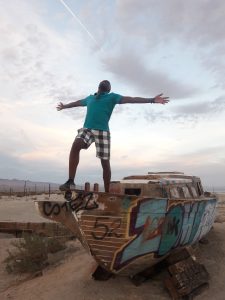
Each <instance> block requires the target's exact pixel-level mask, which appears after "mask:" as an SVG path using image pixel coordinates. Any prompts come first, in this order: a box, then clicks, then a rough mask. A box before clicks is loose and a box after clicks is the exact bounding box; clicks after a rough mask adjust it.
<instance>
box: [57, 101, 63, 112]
mask: <svg viewBox="0 0 225 300" xmlns="http://www.w3.org/2000/svg"><path fill="white" fill-rule="evenodd" d="M56 108H57V110H62V109H64V108H65V105H64V104H63V103H62V102H59V103H58V105H57V106H56Z"/></svg>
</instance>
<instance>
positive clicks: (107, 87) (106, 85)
mask: <svg viewBox="0 0 225 300" xmlns="http://www.w3.org/2000/svg"><path fill="white" fill-rule="evenodd" d="M110 91H111V84H110V82H109V81H108V80H103V81H101V82H100V83H99V86H98V92H99V93H109V92H110Z"/></svg>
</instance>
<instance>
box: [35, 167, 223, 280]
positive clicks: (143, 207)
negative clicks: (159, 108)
mask: <svg viewBox="0 0 225 300" xmlns="http://www.w3.org/2000/svg"><path fill="white" fill-rule="evenodd" d="M65 198H67V201H65V199H64V201H39V202H36V205H37V207H38V210H39V212H40V214H41V215H42V216H43V217H45V218H48V219H51V220H54V221H57V222H61V223H63V224H64V225H65V226H66V227H68V228H69V229H70V230H71V231H72V232H74V234H75V235H76V237H77V238H78V239H79V240H80V242H81V243H82V245H83V246H84V248H85V249H86V250H87V251H88V252H89V253H90V254H91V255H92V256H93V257H94V259H95V260H96V261H97V263H98V264H99V265H100V266H101V267H102V268H104V269H105V270H107V271H108V272H111V273H115V274H120V275H135V274H137V273H139V272H141V271H142V270H144V269H146V268H148V267H151V266H152V265H154V264H156V263H158V262H159V261H160V260H162V259H164V258H165V257H166V256H167V255H168V254H170V253H171V252H172V251H173V250H174V249H178V248H182V247H185V246H187V245H191V244H193V243H196V242H197V241H199V240H200V239H202V238H203V237H204V236H205V235H206V234H207V233H208V231H209V230H210V229H211V227H212V224H213V222H214V218H215V212H216V203H217V200H216V197H215V196H214V195H212V194H210V193H204V191H203V188H202V185H201V181H200V178H199V177H196V176H188V175H184V174H183V173H178V172H164V173H163V172H159V173H148V174H147V175H137V176H128V177H125V178H123V179H122V180H120V181H113V182H111V184H110V191H109V193H104V192H98V191H97V188H96V185H95V191H90V190H89V188H88V186H86V190H75V191H71V192H70V191H68V192H66V193H65ZM68 200H69V201H68Z"/></svg>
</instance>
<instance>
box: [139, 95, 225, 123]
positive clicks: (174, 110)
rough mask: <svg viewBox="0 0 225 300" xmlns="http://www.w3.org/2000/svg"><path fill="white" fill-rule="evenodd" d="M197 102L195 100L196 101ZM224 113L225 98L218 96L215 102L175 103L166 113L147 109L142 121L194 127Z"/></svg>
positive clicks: (168, 107)
mask: <svg viewBox="0 0 225 300" xmlns="http://www.w3.org/2000/svg"><path fill="white" fill-rule="evenodd" d="M196 101H197V100H196ZM224 112H225V97H224V96H220V97H218V98H216V99H215V100H212V101H210V100H205V101H199V102H197V103H196V102H193V101H191V102H190V103H188V104H179V103H176V105H174V106H172V107H171V106H169V104H168V106H167V111H166V112H165V111H160V112H158V111H155V110H153V109H152V108H147V109H146V110H145V111H144V112H143V116H144V119H145V120H146V121H147V122H150V123H155V122H160V123H161V122H162V121H163V122H173V123H174V122H175V123H179V124H187V126H193V125H196V124H197V123H198V122H200V121H201V120H209V119H210V118H213V119H215V117H216V116H220V115H222V114H223V113H224Z"/></svg>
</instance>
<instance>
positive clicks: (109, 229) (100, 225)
mask: <svg viewBox="0 0 225 300" xmlns="http://www.w3.org/2000/svg"><path fill="white" fill-rule="evenodd" d="M109 220H110V218H109V217H98V218H96V220H95V225H94V231H92V232H91V235H92V236H93V238H94V239H96V240H103V239H104V238H105V237H117V238H119V237H121V234H120V233H117V232H116V230H117V229H119V228H120V227H121V219H115V220H114V221H113V222H112V223H111V224H110V226H108V223H104V222H106V221H109Z"/></svg>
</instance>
